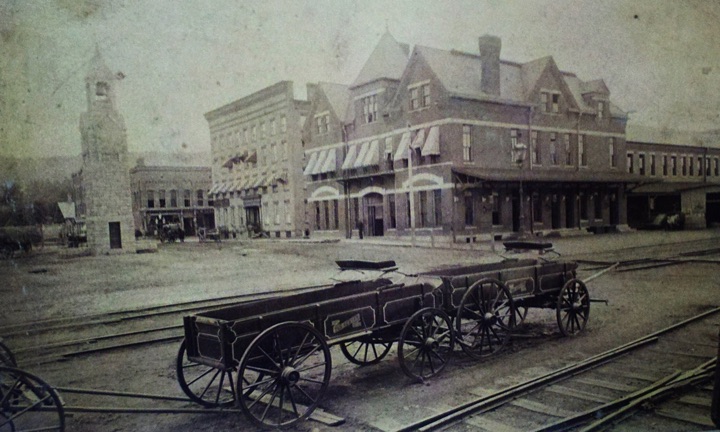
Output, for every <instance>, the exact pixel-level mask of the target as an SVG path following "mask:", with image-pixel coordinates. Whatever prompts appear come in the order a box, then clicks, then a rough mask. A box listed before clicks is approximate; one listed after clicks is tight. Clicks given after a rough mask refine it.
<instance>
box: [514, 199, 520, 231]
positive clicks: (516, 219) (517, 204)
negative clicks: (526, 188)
mask: <svg viewBox="0 0 720 432" xmlns="http://www.w3.org/2000/svg"><path fill="white" fill-rule="evenodd" d="M512 230H513V232H518V231H520V199H519V197H518V194H516V193H513V196H512Z"/></svg>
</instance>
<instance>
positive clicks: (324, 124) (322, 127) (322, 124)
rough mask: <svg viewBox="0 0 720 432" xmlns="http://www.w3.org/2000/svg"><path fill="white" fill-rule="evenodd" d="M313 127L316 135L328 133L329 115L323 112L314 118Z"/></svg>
mask: <svg viewBox="0 0 720 432" xmlns="http://www.w3.org/2000/svg"><path fill="white" fill-rule="evenodd" d="M315 127H316V132H317V134H318V135H322V134H325V133H328V132H329V131H330V113H329V112H327V111H326V112H323V113H320V114H317V115H316V116H315Z"/></svg>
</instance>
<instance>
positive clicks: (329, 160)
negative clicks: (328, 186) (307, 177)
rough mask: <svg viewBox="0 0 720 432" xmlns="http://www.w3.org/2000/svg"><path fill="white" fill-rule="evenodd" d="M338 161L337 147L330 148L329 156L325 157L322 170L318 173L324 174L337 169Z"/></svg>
mask: <svg viewBox="0 0 720 432" xmlns="http://www.w3.org/2000/svg"><path fill="white" fill-rule="evenodd" d="M336 163H337V156H336V154H335V149H334V148H332V149H329V150H328V154H327V157H326V158H325V163H324V164H323V166H322V168H320V172H318V174H324V173H328V172H333V171H335V168H336Z"/></svg>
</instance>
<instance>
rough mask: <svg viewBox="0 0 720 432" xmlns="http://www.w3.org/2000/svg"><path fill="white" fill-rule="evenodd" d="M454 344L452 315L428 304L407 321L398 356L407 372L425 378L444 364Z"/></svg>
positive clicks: (432, 374)
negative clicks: (428, 306) (449, 315)
mask: <svg viewBox="0 0 720 432" xmlns="http://www.w3.org/2000/svg"><path fill="white" fill-rule="evenodd" d="M454 344H455V338H454V337H453V330H452V324H451V321H450V317H448V315H447V314H446V313H445V312H443V311H442V310H440V309H435V308H425V309H420V310H419V311H417V312H415V313H414V314H413V315H412V316H411V317H410V319H408V320H407V322H405V325H404V326H403V329H402V331H401V333H400V341H399V342H398V360H399V361H400V368H401V369H402V371H403V372H405V375H407V376H409V377H410V378H413V379H415V380H417V381H420V382H423V381H425V380H426V379H427V378H430V377H432V376H435V375H437V374H438V373H440V371H441V370H443V369H444V368H445V366H446V365H447V364H448V361H449V359H450V355H451V354H452V351H453V347H454Z"/></svg>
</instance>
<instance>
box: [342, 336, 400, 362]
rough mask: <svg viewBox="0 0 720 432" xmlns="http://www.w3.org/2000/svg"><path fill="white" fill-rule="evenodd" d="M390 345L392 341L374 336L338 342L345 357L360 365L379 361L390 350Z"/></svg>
mask: <svg viewBox="0 0 720 432" xmlns="http://www.w3.org/2000/svg"><path fill="white" fill-rule="evenodd" d="M391 347H392V342H386V341H384V340H382V339H374V338H361V339H357V340H354V341H349V342H343V343H341V344H340V350H341V351H342V353H343V355H344V356H345V358H346V359H348V360H350V362H351V363H355V364H356V365H360V366H368V365H373V364H376V363H379V362H380V360H382V359H383V358H385V356H386V355H387V354H388V352H390V348H391Z"/></svg>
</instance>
